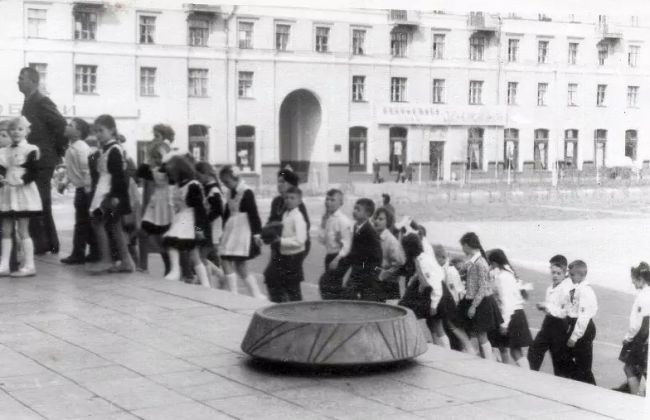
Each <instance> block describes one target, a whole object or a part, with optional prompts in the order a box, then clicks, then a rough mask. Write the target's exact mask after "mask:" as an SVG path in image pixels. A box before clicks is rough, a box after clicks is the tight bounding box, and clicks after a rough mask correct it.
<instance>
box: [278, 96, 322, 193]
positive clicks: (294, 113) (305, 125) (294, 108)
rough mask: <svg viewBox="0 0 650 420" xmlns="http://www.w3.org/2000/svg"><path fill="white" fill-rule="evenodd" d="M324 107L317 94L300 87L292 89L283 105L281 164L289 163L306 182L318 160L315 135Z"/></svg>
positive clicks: (281, 108) (281, 114)
mask: <svg viewBox="0 0 650 420" xmlns="http://www.w3.org/2000/svg"><path fill="white" fill-rule="evenodd" d="M321 123H322V110H321V105H320V103H319V101H318V99H317V98H316V96H315V95H314V94H313V93H312V92H310V91H308V90H306V89H298V90H294V91H293V92H291V93H289V94H288V95H287V96H286V97H285V98H284V100H283V101H282V105H281V106H280V137H279V138H280V167H281V168H284V167H286V166H287V165H289V166H290V167H291V168H292V169H293V170H294V172H296V173H297V174H298V176H300V180H301V181H303V182H305V181H307V180H308V178H309V172H310V165H311V163H312V162H314V161H315V160H317V161H320V160H325V159H322V158H321V159H314V151H315V144H316V139H317V137H318V133H319V131H320V128H321Z"/></svg>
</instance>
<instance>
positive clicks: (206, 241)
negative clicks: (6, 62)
mask: <svg viewBox="0 0 650 420" xmlns="http://www.w3.org/2000/svg"><path fill="white" fill-rule="evenodd" d="M92 130H93V133H94V136H95V138H96V139H97V142H98V145H97V146H98V147H97V150H93V149H92V148H91V147H90V146H89V145H88V144H87V143H86V142H85V139H86V138H87V137H88V136H89V134H90V132H91V126H90V125H89V124H88V123H86V122H85V121H83V120H81V119H78V118H74V119H72V120H70V122H69V124H68V127H67V129H66V136H67V137H68V140H69V147H68V149H67V151H66V155H65V164H66V171H67V176H68V179H69V180H70V182H71V183H72V184H73V185H74V187H75V199H74V207H75V228H74V240H73V250H72V253H71V255H70V256H68V257H66V258H64V259H62V262H63V263H66V264H82V263H83V264H86V269H87V270H88V271H89V272H90V273H106V272H108V273H116V272H118V273H119V272H127V273H128V272H133V271H136V270H140V271H146V270H148V254H149V253H150V252H151V251H157V252H159V253H160V254H161V256H162V261H163V264H164V276H165V277H164V278H165V279H167V280H176V281H178V280H181V279H182V278H195V279H196V281H197V282H198V283H199V284H201V285H203V286H205V287H217V288H223V289H229V290H230V291H232V292H233V293H238V290H239V283H240V282H243V283H244V284H245V285H246V286H247V287H248V289H249V292H250V294H251V295H253V296H254V297H257V298H266V296H264V294H263V293H262V292H261V291H260V289H259V287H258V285H257V281H256V278H255V276H254V275H253V274H252V273H250V272H249V270H248V266H247V261H248V260H250V259H252V258H255V257H257V256H258V255H259V254H260V252H261V247H262V246H263V245H264V244H268V245H270V248H271V257H270V261H269V264H268V266H267V268H266V269H265V271H264V280H265V284H266V287H267V290H268V293H269V300H271V301H272V302H287V301H298V300H302V293H301V288H300V285H301V282H302V281H303V280H304V272H303V263H304V261H305V258H306V256H307V255H308V253H309V251H310V248H311V242H310V235H309V232H310V220H309V216H308V213H307V210H306V208H305V205H304V204H303V203H302V191H301V190H300V188H299V187H298V181H299V180H298V176H297V175H296V174H295V173H294V172H292V171H291V170H288V169H283V170H280V171H279V172H278V177H277V181H278V192H279V195H278V196H277V197H276V198H275V199H274V200H273V202H272V203H271V211H270V216H269V219H268V220H267V222H266V224H264V225H263V224H262V221H261V219H260V216H259V212H258V209H257V203H256V200H255V195H254V193H253V190H252V189H251V188H250V187H249V186H248V185H247V184H246V182H245V181H244V179H243V178H242V177H241V176H240V174H239V170H238V168H237V167H236V166H230V165H226V166H224V167H222V168H221V169H220V170H219V171H218V172H217V169H216V168H215V167H214V166H213V165H211V164H209V163H205V162H195V161H194V160H193V158H192V157H191V156H188V155H186V154H182V153H180V152H178V151H177V150H175V149H174V148H173V140H174V132H173V130H172V129H171V127H169V126H166V125H162V124H159V125H156V126H154V128H153V134H154V139H153V140H152V141H151V143H150V144H149V146H148V148H147V151H146V158H145V162H144V163H143V164H142V165H140V166H139V167H137V168H136V167H135V165H134V164H133V161H132V160H131V159H130V158H129V157H128V156H127V154H126V153H125V151H124V149H123V147H122V143H123V141H124V139H123V137H122V136H120V135H119V134H118V131H117V126H116V123H115V120H114V119H113V117H111V116H110V115H101V116H99V117H98V118H97V119H96V120H95V122H94V125H93V126H92ZM28 131H29V123H28V122H27V121H26V120H25V119H24V118H17V119H14V120H11V121H9V122H8V123H5V124H4V125H2V124H0V218H1V219H2V243H1V247H0V251H1V258H0V276H7V275H11V276H15V277H26V276H33V275H35V273H36V269H35V265H34V257H33V245H32V243H31V239H30V238H29V233H28V230H27V224H28V220H29V217H31V216H32V215H35V214H38V212H39V211H40V210H41V202H40V198H39V195H38V190H37V189H36V186H35V184H34V182H33V164H34V162H35V161H36V160H37V159H38V157H39V150H38V148H37V147H36V146H33V145H30V144H29V143H27V141H26V136H27V133H28ZM140 190H142V193H140ZM343 203H344V194H343V192H341V191H340V190H337V189H332V190H329V191H328V192H327V194H326V197H325V212H324V215H323V217H322V219H321V221H320V224H319V229H318V231H319V233H318V240H319V241H320V242H321V243H322V244H323V246H324V248H325V250H326V255H325V261H324V272H323V274H322V275H321V277H320V279H319V290H320V294H321V297H322V298H323V299H352V300H355V299H358V300H369V301H377V302H386V301H389V302H394V303H397V304H400V305H403V306H405V307H408V308H410V309H412V310H413V312H414V313H415V315H416V316H417V317H418V318H421V319H424V320H425V321H426V325H427V326H428V327H429V329H430V331H431V336H432V338H433V341H434V343H436V344H439V345H441V346H444V347H447V348H454V349H457V350H461V351H465V352H470V353H475V354H480V355H481V356H482V357H484V358H486V359H492V360H494V359H497V360H500V361H502V362H504V363H507V362H509V360H510V359H512V362H513V363H514V364H516V365H518V366H521V367H524V368H530V369H533V370H539V368H540V366H541V364H542V361H543V358H544V354H545V353H546V352H547V351H549V352H550V355H551V359H552V361H553V369H554V372H555V374H556V375H559V376H563V377H567V378H573V379H576V380H580V381H584V382H587V383H592V384H595V379H594V376H593V373H592V371H591V365H592V359H593V340H594V338H595V335H596V328H595V325H594V322H593V318H594V317H595V315H596V312H597V310H598V306H597V300H596V296H595V293H594V291H593V289H592V288H591V286H590V284H589V282H588V281H587V280H586V276H587V265H586V264H585V263H584V262H583V261H581V260H576V261H573V262H572V263H571V264H569V263H568V261H567V259H566V258H565V257H563V256H561V255H556V256H555V257H553V258H551V260H550V271H551V279H552V284H551V286H549V288H548V289H547V291H546V297H545V300H544V302H543V303H538V304H537V308H538V309H539V310H541V311H544V312H545V313H546V316H545V318H544V321H543V324H542V328H541V330H540V331H539V332H538V334H537V335H536V337H535V338H534V339H533V337H532V335H531V333H530V329H529V326H528V321H527V318H526V314H525V312H524V302H525V299H526V298H527V292H526V287H525V285H523V284H522V282H521V281H520V279H519V277H518V275H517V273H516V272H515V270H514V269H513V267H512V265H511V264H510V262H509V261H508V258H507V256H506V254H505V253H504V251H503V250H501V249H492V250H489V251H487V252H486V251H484V249H483V246H482V244H481V242H480V240H479V238H478V236H477V235H476V234H475V233H472V232H469V233H467V234H465V235H463V236H462V238H460V241H459V242H460V246H461V248H462V251H463V253H464V257H457V258H454V259H450V257H449V256H448V254H447V252H446V250H445V249H444V247H442V246H441V245H432V244H431V243H429V242H428V240H427V239H426V235H427V234H426V229H425V228H424V226H422V225H420V224H418V223H416V222H415V221H413V220H411V219H410V218H408V217H407V218H404V219H402V220H401V221H399V222H397V223H396V221H395V210H394V209H393V207H392V206H391V205H390V197H388V196H387V195H384V201H383V204H384V205H383V206H382V207H379V208H375V203H374V202H373V201H372V200H371V199H368V198H361V199H358V200H357V201H356V202H355V203H354V208H353V211H352V218H351V219H350V218H349V217H348V216H347V215H346V214H344V212H343V211H342V206H343ZM14 231H15V234H14ZM14 246H15V247H16V248H18V249H19V250H20V251H21V252H20V255H21V257H20V258H19V260H20V261H19V264H18V266H17V267H14V269H13V270H12V269H11V267H10V255H11V254H12V247H14ZM632 279H633V282H634V284H635V286H636V287H637V288H638V289H639V290H640V294H639V297H638V298H637V300H636V301H635V306H634V308H633V310H632V313H631V315H630V330H629V332H628V333H627V335H626V337H625V341H624V348H623V351H622V352H621V357H620V359H621V360H622V361H624V362H625V363H626V364H625V373H626V376H627V377H628V381H627V383H626V384H625V385H624V386H622V387H621V388H620V390H625V391H628V392H631V393H638V392H639V387H640V382H641V378H642V377H644V376H645V375H646V369H645V366H646V362H645V360H647V338H648V315H650V292H649V291H648V290H650V288H649V287H648V284H650V267H649V266H648V265H647V264H645V263H642V264H641V265H639V266H638V267H635V268H634V269H633V270H632ZM526 348H528V352H527V353H526V351H525V349H526Z"/></svg>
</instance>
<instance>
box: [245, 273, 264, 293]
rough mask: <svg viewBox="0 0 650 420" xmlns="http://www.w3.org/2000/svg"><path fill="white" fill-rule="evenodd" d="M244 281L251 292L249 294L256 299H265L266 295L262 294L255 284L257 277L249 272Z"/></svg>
mask: <svg viewBox="0 0 650 420" xmlns="http://www.w3.org/2000/svg"><path fill="white" fill-rule="evenodd" d="M244 282H245V283H246V286H248V290H249V291H250V292H251V296H253V297H254V298H256V299H266V296H264V294H263V293H262V292H261V291H260V288H259V286H258V285H257V279H256V278H255V276H254V275H252V274H249V275H248V276H246V278H245V279H244Z"/></svg>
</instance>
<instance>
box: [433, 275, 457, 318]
mask: <svg viewBox="0 0 650 420" xmlns="http://www.w3.org/2000/svg"><path fill="white" fill-rule="evenodd" d="M455 317H456V302H454V298H453V296H452V295H451V292H450V291H449V288H448V287H447V284H446V283H445V282H444V281H443V282H442V298H440V302H438V306H437V307H436V314H435V315H433V316H431V319H440V320H443V321H444V320H451V321H453V319H454V318H455Z"/></svg>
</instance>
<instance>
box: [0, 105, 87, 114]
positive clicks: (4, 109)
mask: <svg viewBox="0 0 650 420" xmlns="http://www.w3.org/2000/svg"><path fill="white" fill-rule="evenodd" d="M22 109H23V104H22V103H19V104H18V103H16V104H13V103H9V104H6V105H2V104H0V117H18V116H20V113H21V111H22ZM58 109H59V112H60V113H61V115H63V116H64V117H74V116H76V115H77V110H76V108H75V106H74V105H63V106H61V105H59V106H58Z"/></svg>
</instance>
